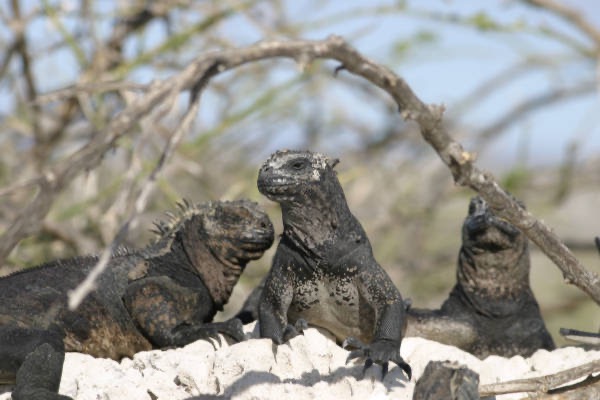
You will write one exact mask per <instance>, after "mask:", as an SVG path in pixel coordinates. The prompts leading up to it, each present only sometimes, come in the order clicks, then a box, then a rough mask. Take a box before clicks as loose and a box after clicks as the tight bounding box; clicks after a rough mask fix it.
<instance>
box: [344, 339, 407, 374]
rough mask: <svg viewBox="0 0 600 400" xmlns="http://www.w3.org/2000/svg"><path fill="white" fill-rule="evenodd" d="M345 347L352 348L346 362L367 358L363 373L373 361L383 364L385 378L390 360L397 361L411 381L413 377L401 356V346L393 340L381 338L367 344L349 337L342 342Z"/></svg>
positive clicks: (382, 369) (382, 372) (382, 371)
mask: <svg viewBox="0 0 600 400" xmlns="http://www.w3.org/2000/svg"><path fill="white" fill-rule="evenodd" d="M342 347H343V348H344V349H346V348H351V349H353V350H351V351H350V354H349V355H348V358H347V359H346V364H347V363H348V362H349V361H350V360H353V359H355V358H365V366H364V368H363V374H364V373H365V372H366V370H367V369H368V368H369V367H371V365H373V363H377V364H381V374H382V376H381V379H382V380H383V378H385V376H386V375H387V372H388V368H389V362H390V361H392V362H394V363H396V364H397V365H398V366H399V367H400V368H401V369H402V370H403V371H404V373H405V374H406V376H407V377H408V380H409V381H410V379H411V377H412V369H411V368H410V365H408V363H407V362H406V361H404V359H403V358H402V356H400V346H399V345H398V344H397V343H396V342H394V341H391V340H386V339H380V340H375V341H374V342H372V343H371V344H370V345H367V344H365V343H363V342H361V341H360V340H358V339H357V338H354V337H348V338H347V339H346V340H344V343H343V344H342Z"/></svg>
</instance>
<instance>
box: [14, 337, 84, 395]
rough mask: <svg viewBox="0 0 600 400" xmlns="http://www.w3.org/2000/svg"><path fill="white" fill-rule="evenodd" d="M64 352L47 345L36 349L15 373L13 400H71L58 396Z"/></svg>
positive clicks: (44, 344)
mask: <svg viewBox="0 0 600 400" xmlns="http://www.w3.org/2000/svg"><path fill="white" fill-rule="evenodd" d="M64 358H65V353H64V350H62V349H56V348H54V347H53V346H52V345H51V344H49V343H43V344H41V345H40V346H38V347H36V348H35V349H34V350H33V351H32V352H31V353H29V355H27V357H26V358H25V361H24V362H23V364H22V365H21V367H20V368H19V370H18V371H17V384H16V387H15V390H14V391H13V392H12V395H11V396H12V399H13V400H73V399H72V398H71V397H68V396H63V395H60V394H58V393H57V392H58V387H59V384H60V377H61V374H62V367H63V361H64Z"/></svg>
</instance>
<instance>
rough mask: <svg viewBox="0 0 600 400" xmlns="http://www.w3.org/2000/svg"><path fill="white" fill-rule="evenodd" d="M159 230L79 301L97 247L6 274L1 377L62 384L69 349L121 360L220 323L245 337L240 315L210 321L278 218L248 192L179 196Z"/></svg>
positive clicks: (40, 391) (41, 388)
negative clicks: (209, 197) (72, 294)
mask: <svg viewBox="0 0 600 400" xmlns="http://www.w3.org/2000/svg"><path fill="white" fill-rule="evenodd" d="M157 228H158V229H157V233H158V240H156V242H154V243H152V244H151V245H149V246H148V247H146V248H143V249H140V250H127V249H122V250H119V251H117V252H116V253H115V254H114V255H113V257H112V258H111V260H110V261H109V263H108V267H107V269H106V271H105V272H104V273H103V274H102V275H101V276H100V277H99V279H98V281H97V287H96V289H95V290H94V291H93V292H92V293H91V294H89V295H88V296H87V297H86V298H85V300H84V301H83V302H82V303H81V305H80V306H79V307H78V308H77V309H76V310H75V311H70V310H69V309H68V308H67V306H66V303H67V294H68V292H69V291H70V290H73V289H74V288H75V287H76V286H77V285H78V284H79V283H81V281H82V280H83V279H84V278H85V277H86V275H87V274H88V272H89V271H90V270H91V269H92V268H93V267H94V266H95V264H96V263H97V261H98V257H97V256H87V257H77V258H73V259H68V260H59V261H54V262H50V263H47V264H44V265H42V266H39V267H34V268H30V269H27V270H23V271H21V272H17V273H15V274H12V275H10V276H8V277H4V278H1V279H0V381H5V382H7V381H14V380H15V375H16V387H15V390H14V391H13V393H12V396H13V399H15V400H19V399H27V400H31V399H44V400H46V399H66V398H67V397H65V396H61V395H58V394H56V392H57V390H58V385H59V383H60V376H61V371H62V363H63V359H64V352H65V351H76V352H82V353H87V354H90V355H92V356H95V357H108V358H112V359H115V360H119V359H121V358H123V357H131V356H132V355H133V354H135V353H137V352H139V351H142V350H149V349H156V348H163V347H169V346H183V345H186V344H188V343H190V342H192V341H195V340H197V339H203V338H210V337H211V336H214V335H216V334H217V333H218V332H221V333H224V334H227V335H228V336H231V337H232V338H233V339H235V340H243V339H244V335H243V332H242V325H241V323H240V321H239V320H237V319H233V320H229V321H226V322H220V323H210V321H212V319H213V317H214V315H215V314H216V312H217V311H219V310H221V309H222V307H223V305H224V304H225V303H226V302H227V301H228V299H229V296H230V294H231V291H232V289H233V287H234V285H235V284H236V282H237V280H238V278H239V276H240V274H241V273H242V271H243V269H244V267H245V266H246V264H247V263H248V262H249V261H250V260H255V259H257V258H259V257H260V256H262V254H263V252H264V251H265V250H266V249H268V248H269V247H270V246H271V244H272V243H273V226H272V224H271V222H270V220H269V218H268V217H267V215H266V214H265V213H264V212H262V211H261V210H260V209H259V208H258V205H256V204H255V203H251V202H249V201H235V202H214V203H208V204H205V205H198V206H192V205H190V204H188V203H187V202H186V203H184V204H182V205H181V206H180V210H179V214H178V215H171V220H170V221H168V222H166V223H159V224H157Z"/></svg>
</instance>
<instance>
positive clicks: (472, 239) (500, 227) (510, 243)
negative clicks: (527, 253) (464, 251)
mask: <svg viewBox="0 0 600 400" xmlns="http://www.w3.org/2000/svg"><path fill="white" fill-rule="evenodd" d="M462 236H463V237H462V238H463V246H468V247H470V248H472V249H473V251H474V252H484V251H485V252H492V253H496V252H499V251H502V250H506V249H510V248H515V247H518V246H520V245H522V243H523V234H522V233H521V231H520V230H519V229H517V228H516V227H514V226H513V225H511V224H510V223H509V222H508V221H506V220H504V219H502V218H500V217H497V216H496V215H494V213H493V212H492V210H491V209H490V207H489V206H488V204H487V202H486V201H485V200H484V199H482V198H481V197H479V196H477V197H473V198H472V199H471V202H470V203H469V214H468V215H467V217H466V218H465V221H464V223H463V228H462Z"/></svg>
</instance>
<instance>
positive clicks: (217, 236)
mask: <svg viewBox="0 0 600 400" xmlns="http://www.w3.org/2000/svg"><path fill="white" fill-rule="evenodd" d="M179 208H180V211H179V215H176V216H171V221H170V222H167V223H159V224H157V228H158V233H159V235H160V236H161V237H162V240H164V238H170V239H169V240H170V242H169V247H170V248H171V251H181V250H176V249H182V250H183V251H184V252H185V253H186V255H187V258H188V259H189V260H190V262H191V264H192V266H193V268H194V269H195V270H196V271H197V273H198V274H199V275H200V277H201V278H202V280H203V282H204V284H205V285H206V287H207V288H208V290H209V291H210V292H211V296H212V298H213V300H214V301H215V303H216V304H217V305H222V304H225V303H226V302H227V300H228V299H229V296H230V294H231V291H232V290H233V287H234V286H235V284H236V283H237V280H238V278H239V276H240V275H241V273H242V272H243V269H244V267H245V266H246V264H247V263H248V261H250V260H256V259H258V258H260V257H261V256H262V255H263V253H264V252H265V251H266V250H267V249H268V248H269V247H271V245H272V244H273V239H274V229H273V224H272V223H271V220H270V219H269V217H268V216H267V214H266V213H265V212H264V211H262V210H261V209H260V207H259V206H258V204H256V203H254V202H251V201H247V200H238V201H231V202H229V201H215V202H209V203H205V204H200V205H191V204H190V203H188V202H186V201H184V202H183V203H182V204H180V205H179Z"/></svg>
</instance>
